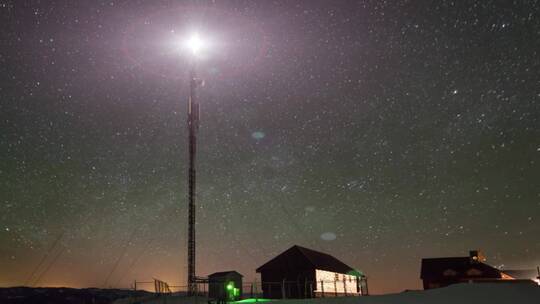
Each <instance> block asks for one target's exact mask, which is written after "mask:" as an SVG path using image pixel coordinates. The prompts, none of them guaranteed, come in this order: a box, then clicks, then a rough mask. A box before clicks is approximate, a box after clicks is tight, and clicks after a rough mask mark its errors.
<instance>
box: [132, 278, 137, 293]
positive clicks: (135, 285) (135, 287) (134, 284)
mask: <svg viewBox="0 0 540 304" xmlns="http://www.w3.org/2000/svg"><path fill="white" fill-rule="evenodd" d="M133 290H134V291H137V280H135V281H134V282H133Z"/></svg>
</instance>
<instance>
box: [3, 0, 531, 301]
mask: <svg viewBox="0 0 540 304" xmlns="http://www.w3.org/2000/svg"><path fill="white" fill-rule="evenodd" d="M194 29H196V30H197V31H200V33H201V35H206V36H207V37H209V40H210V41H211V42H212V45H211V48H210V49H209V50H208V52H207V53H206V54H205V56H203V58H201V59H200V60H199V62H198V73H199V75H200V76H201V77H202V78H204V79H205V82H206V85H205V86H204V87H203V88H201V89H200V91H199V96H200V103H201V111H202V113H201V127H200V132H199V151H198V152H199V155H198V185H197V186H198V197H197V204H198V207H197V216H198V219H197V242H198V243H197V250H198V252H197V263H198V264H197V273H198V275H207V274H209V273H212V272H215V271H222V270H230V269H235V270H238V271H239V272H241V273H242V274H244V276H246V278H245V280H247V281H251V280H253V279H254V278H255V268H256V267H258V266H260V265H262V264H263V263H264V262H266V261H267V260H269V259H270V258H272V257H274V256H275V255H276V254H278V253H280V252H282V251H283V250H285V249H287V248H288V247H290V246H292V245H294V244H298V245H302V246H305V247H309V248H313V249H316V250H320V251H324V252H327V253H330V254H332V255H334V256H336V257H338V258H339V259H341V260H343V261H344V262H345V263H347V264H349V265H351V266H353V267H355V268H358V269H360V270H362V271H364V272H365V273H366V274H367V275H368V277H369V284H370V285H369V286H370V291H371V292H373V293H382V292H391V291H400V290H403V289H406V288H409V289H411V288H420V280H419V271H420V259H421V258H422V257H437V256H460V255H461V256H463V255H467V253H468V250H469V249H482V250H483V251H484V252H485V254H486V255H487V258H488V263H490V264H492V265H495V266H503V265H504V266H505V267H513V268H520V267H525V268H532V267H535V266H536V265H539V264H540V239H539V238H538V235H540V168H539V163H540V72H539V71H540V54H539V50H540V2H539V1H533V0H530V1H529V0H520V1H517V0H516V1H489V0H478V1H473V0H470V1H447V0H441V1H406V0H396V1H301V2H297V1H240V0H238V1H218V0H216V1H137V0H134V1H114V0H109V1H82V0H81V1H67V0H66V1H6V0H0V37H1V39H0V101H1V104H0V115H1V119H0V159H1V162H0V270H1V271H0V286H13V285H22V284H27V285H28V284H33V285H36V286H60V285H63V286H75V287H88V286H97V287H101V286H113V287H128V286H129V285H130V284H131V282H132V281H133V280H134V279H140V280H143V279H151V278H152V277H156V278H160V279H163V280H165V281H167V282H169V283H170V284H171V285H178V284H185V281H186V265H185V261H186V243H187V241H186V235H187V233H186V231H187V214H186V213H187V191H186V190H187V181H186V179H187V130H186V102H187V96H188V66H189V58H187V57H188V56H186V54H185V53H182V52H181V51H179V49H178V41H180V40H181V39H183V37H185V35H186V33H188V32H190V31H192V30H194ZM111 270H114V271H112V272H111Z"/></svg>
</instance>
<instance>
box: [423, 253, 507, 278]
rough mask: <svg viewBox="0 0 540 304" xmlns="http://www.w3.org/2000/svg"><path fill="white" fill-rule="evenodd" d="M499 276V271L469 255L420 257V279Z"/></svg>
mask: <svg viewBox="0 0 540 304" xmlns="http://www.w3.org/2000/svg"><path fill="white" fill-rule="evenodd" d="M452 277H456V278H501V271H500V270H498V269H497V268H494V267H492V266H490V265H487V264H484V263H482V262H478V261H474V260H473V259H471V258H470V257H450V258H429V259H422V268H421V271H420V278H421V279H424V280H425V279H442V278H446V279H450V278H452Z"/></svg>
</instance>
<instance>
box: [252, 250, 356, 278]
mask: <svg viewBox="0 0 540 304" xmlns="http://www.w3.org/2000/svg"><path fill="white" fill-rule="evenodd" d="M291 256H297V257H299V258H300V259H302V261H303V262H304V263H305V264H306V265H308V266H311V267H312V268H314V269H320V270H327V271H333V272H338V273H348V274H351V275H358V276H362V275H363V274H362V273H361V272H359V271H357V270H355V269H354V268H352V267H350V266H348V265H347V264H345V263H343V262H341V261H340V260H338V259H336V258H335V257H333V256H331V255H329V254H326V253H323V252H319V251H315V250H312V249H308V248H305V247H301V246H298V245H294V246H292V247H291V248H289V249H287V250H285V251H284V252H282V253H281V254H279V255H278V256H276V257H275V258H273V259H271V260H270V261H268V262H267V263H265V264H263V265H262V266H260V267H259V268H257V272H261V271H263V270H269V269H281V268H283V264H284V263H283V260H284V259H286V258H287V257H291ZM285 264H289V263H285Z"/></svg>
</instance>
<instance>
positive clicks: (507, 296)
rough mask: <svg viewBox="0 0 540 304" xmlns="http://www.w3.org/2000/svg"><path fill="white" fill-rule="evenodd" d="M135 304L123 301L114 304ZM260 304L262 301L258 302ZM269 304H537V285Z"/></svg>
mask: <svg viewBox="0 0 540 304" xmlns="http://www.w3.org/2000/svg"><path fill="white" fill-rule="evenodd" d="M136 302H137V303H145V304H146V303H148V304H161V303H167V304H195V303H197V304H206V303H207V299H205V298H198V299H195V298H183V297H182V298H180V297H169V298H167V299H165V298H161V299H153V300H148V301H140V300H139V301H136ZM128 303H135V302H133V301H131V302H130V301H128V300H127V299H124V300H119V301H116V302H115V304H128ZM261 303H264V302H261ZM270 303H272V304H274V303H275V304H308V303H314V304H326V303H328V304H468V303H470V304H540V286H534V285H528V284H489V283H485V284H459V285H453V286H449V287H446V288H439V289H432V290H427V291H410V292H404V293H398V294H389V295H379V296H367V297H348V298H344V297H343V298H324V299H302V300H276V301H272V302H270Z"/></svg>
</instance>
